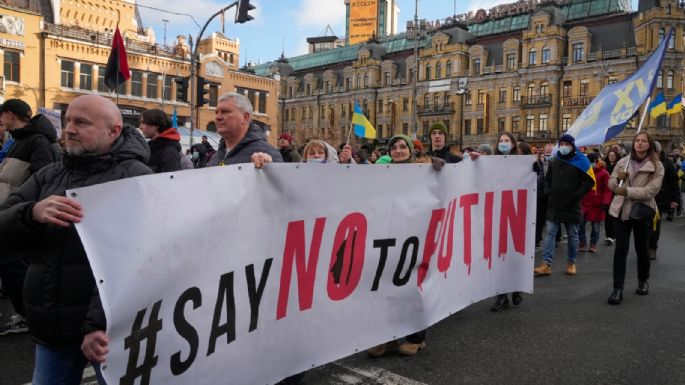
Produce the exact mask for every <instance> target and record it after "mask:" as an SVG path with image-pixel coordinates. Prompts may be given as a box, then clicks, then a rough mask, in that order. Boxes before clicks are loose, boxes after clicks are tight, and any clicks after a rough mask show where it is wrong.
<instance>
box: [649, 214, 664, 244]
mask: <svg viewBox="0 0 685 385" xmlns="http://www.w3.org/2000/svg"><path fill="white" fill-rule="evenodd" d="M660 236H661V219H659V220H658V221H656V230H653V231H650V232H649V249H650V250H656V249H657V248H658V247H659V237H660Z"/></svg>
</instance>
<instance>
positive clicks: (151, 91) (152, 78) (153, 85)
mask: <svg viewBox="0 0 685 385" xmlns="http://www.w3.org/2000/svg"><path fill="white" fill-rule="evenodd" d="M157 82H159V75H157V74H151V73H148V74H147V90H146V91H147V92H146V93H145V96H147V97H148V98H150V99H157V97H158V96H157V88H158V86H157Z"/></svg>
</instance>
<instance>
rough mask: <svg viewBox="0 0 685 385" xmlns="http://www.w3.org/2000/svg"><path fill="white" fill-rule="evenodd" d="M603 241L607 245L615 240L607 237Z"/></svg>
mask: <svg viewBox="0 0 685 385" xmlns="http://www.w3.org/2000/svg"><path fill="white" fill-rule="evenodd" d="M604 243H606V244H607V245H613V244H614V243H616V240H615V239H614V238H607V239H605V240H604Z"/></svg>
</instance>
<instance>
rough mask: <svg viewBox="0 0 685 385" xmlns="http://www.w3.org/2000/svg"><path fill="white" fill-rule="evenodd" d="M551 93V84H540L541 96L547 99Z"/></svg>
mask: <svg viewBox="0 0 685 385" xmlns="http://www.w3.org/2000/svg"><path fill="white" fill-rule="evenodd" d="M548 93H549V83H547V82H543V83H542V84H540V96H541V97H543V98H545V97H546V96H547V94H548Z"/></svg>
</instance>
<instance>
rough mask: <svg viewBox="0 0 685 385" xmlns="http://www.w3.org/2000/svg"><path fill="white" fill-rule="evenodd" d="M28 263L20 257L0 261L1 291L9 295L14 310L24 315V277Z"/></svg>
mask: <svg viewBox="0 0 685 385" xmlns="http://www.w3.org/2000/svg"><path fill="white" fill-rule="evenodd" d="M27 268H28V264H27V263H26V261H25V260H24V259H22V258H12V259H9V260H7V261H4V262H2V263H0V279H1V280H2V291H3V292H4V293H5V294H7V296H8V297H10V301H12V306H14V311H16V312H17V314H19V315H21V316H24V315H25V313H24V292H23V290H24V277H25V276H26V269H27Z"/></svg>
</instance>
